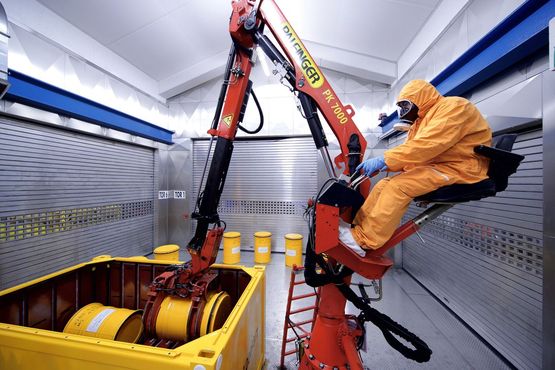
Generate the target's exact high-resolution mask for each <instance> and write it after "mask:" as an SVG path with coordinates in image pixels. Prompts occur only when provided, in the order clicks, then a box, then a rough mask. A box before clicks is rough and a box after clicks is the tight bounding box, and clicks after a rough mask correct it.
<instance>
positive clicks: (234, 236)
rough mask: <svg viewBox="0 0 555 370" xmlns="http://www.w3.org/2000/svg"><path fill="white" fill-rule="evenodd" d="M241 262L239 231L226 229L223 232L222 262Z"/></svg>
mask: <svg viewBox="0 0 555 370" xmlns="http://www.w3.org/2000/svg"><path fill="white" fill-rule="evenodd" d="M239 262H241V233H239V232H237V231H228V232H226V233H224V263H225V264H228V265H231V264H234V263H239Z"/></svg>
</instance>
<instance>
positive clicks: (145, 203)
mask: <svg viewBox="0 0 555 370" xmlns="http://www.w3.org/2000/svg"><path fill="white" fill-rule="evenodd" d="M0 173H1V174H2V175H1V176H0V199H1V200H2V201H1V202H0V246H1V248H0V288H6V287H8V286H12V285H14V284H18V283H21V282H23V281H26V280H29V279H32V278H35V277H38V276H41V275H44V274H47V273H50V272H53V271H55V270H58V269H60V268H64V267H67V266H69V265H74V264H75V263H78V262H83V261H86V260H89V259H90V258H92V257H94V256H96V255H99V254H112V255H119V256H129V255H138V254H140V255H142V254H145V253H146V252H149V251H150V250H151V249H152V246H153V238H154V236H153V235H154V227H155V225H154V211H155V209H154V206H155V205H154V194H155V192H154V151H153V150H152V149H150V148H145V147H140V146H136V145H132V144H126V143H120V142H115V141H111V140H108V139H104V138H99V137H94V136H89V135H85V134H79V133H75V132H72V131H68V130H64V129H60V128H56V127H51V126H46V125H40V124H36V123H31V122H24V121H18V120H12V119H8V118H5V117H2V118H0Z"/></svg>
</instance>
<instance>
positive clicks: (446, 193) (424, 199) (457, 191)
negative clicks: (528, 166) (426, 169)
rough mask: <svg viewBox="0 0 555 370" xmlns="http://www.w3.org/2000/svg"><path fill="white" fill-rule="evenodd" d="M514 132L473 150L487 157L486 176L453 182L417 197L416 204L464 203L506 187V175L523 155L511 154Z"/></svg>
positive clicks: (514, 138) (512, 170)
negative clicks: (478, 180) (492, 143)
mask: <svg viewBox="0 0 555 370" xmlns="http://www.w3.org/2000/svg"><path fill="white" fill-rule="evenodd" d="M516 137H517V135H516V134H506V135H500V136H498V137H496V138H494V145H493V147H489V146H485V145H479V146H477V147H475V148H474V152H475V153H477V154H480V155H483V156H484V157H487V158H489V159H490V163H489V168H488V178H487V179H485V180H482V181H480V182H477V183H474V184H453V185H448V186H444V187H442V188H439V189H437V190H434V191H432V192H430V193H428V194H424V195H421V196H419V197H416V198H415V199H414V200H415V201H416V202H418V203H424V204H426V203H451V204H456V203H464V202H468V201H471V200H480V199H482V198H486V197H490V196H493V195H495V194H496V193H498V192H500V191H503V190H505V189H506V188H507V184H508V181H509V176H510V175H512V174H513V173H515V172H516V169H517V168H518V166H519V165H520V162H521V161H522V160H523V159H524V156H522V155H519V154H516V153H511V150H512V148H513V144H514V142H515V140H516Z"/></svg>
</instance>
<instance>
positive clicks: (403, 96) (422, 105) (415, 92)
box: [397, 80, 443, 118]
mask: <svg viewBox="0 0 555 370" xmlns="http://www.w3.org/2000/svg"><path fill="white" fill-rule="evenodd" d="M441 98H443V96H442V95H441V94H440V93H439V91H437V90H436V88H435V87H434V86H433V85H432V84H430V83H429V82H426V81H424V80H412V81H410V82H409V83H407V84H406V85H405V86H404V87H403V88H402V89H401V92H400V93H399V98H398V99H397V101H401V100H410V101H411V102H413V103H414V104H416V106H417V107H418V117H420V118H423V117H424V116H425V115H426V113H428V111H429V110H430V108H431V107H433V106H434V105H435V104H436V103H437V102H438V101H439V100H440V99H441Z"/></svg>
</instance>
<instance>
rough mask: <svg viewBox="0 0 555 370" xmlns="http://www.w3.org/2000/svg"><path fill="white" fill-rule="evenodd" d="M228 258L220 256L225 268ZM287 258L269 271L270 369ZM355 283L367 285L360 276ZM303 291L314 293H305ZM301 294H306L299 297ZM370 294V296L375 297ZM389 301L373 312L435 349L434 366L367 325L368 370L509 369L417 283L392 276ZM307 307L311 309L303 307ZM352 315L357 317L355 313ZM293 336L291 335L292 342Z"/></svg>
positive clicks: (247, 259)
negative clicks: (405, 352)
mask: <svg viewBox="0 0 555 370" xmlns="http://www.w3.org/2000/svg"><path fill="white" fill-rule="evenodd" d="M222 256H223V253H220V254H219V259H218V262H221V258H222ZM284 259H285V257H284V255H283V254H279V253H275V254H272V260H271V262H270V263H269V264H267V265H266V368H267V369H276V368H278V367H279V363H280V354H281V340H282V333H283V323H284V317H285V308H286V302H287V293H288V289H289V279H290V273H291V270H290V269H289V268H287V267H286V266H285V261H284ZM253 260H254V255H253V253H252V252H244V251H243V252H242V253H241V262H240V264H242V265H245V266H252V265H253ZM353 281H354V282H359V281H363V279H362V278H361V277H360V276H357V275H355V277H354V278H353ZM301 289H306V290H309V289H310V288H308V287H305V288H301ZM299 292H301V291H299ZM369 293H370V291H369ZM383 293H384V294H383V299H382V300H381V301H379V302H376V303H374V304H373V307H374V308H376V309H378V310H379V311H381V312H383V313H386V314H387V315H389V316H390V317H391V318H392V319H393V320H395V321H397V322H399V323H401V324H402V325H403V326H405V327H406V328H407V329H409V330H410V331H412V332H413V333H415V334H417V335H418V336H419V337H420V338H421V339H423V340H424V341H425V342H426V343H427V344H428V346H429V347H430V348H431V349H432V351H433V354H432V358H431V360H430V361H429V362H427V363H424V364H418V363H416V362H413V361H411V360H407V359H406V358H404V357H403V356H402V355H401V354H400V353H398V352H397V351H395V350H394V349H392V348H391V347H389V345H388V344H387V342H386V341H385V340H384V338H383V336H382V334H381V332H380V331H379V330H378V329H377V328H376V327H374V326H373V325H372V324H370V323H368V324H366V330H367V339H366V352H362V353H361V355H362V359H363V361H364V365H365V367H367V368H368V369H442V370H443V369H507V368H508V367H507V366H506V365H505V364H504V362H503V361H502V360H501V359H499V358H498V357H497V356H496V355H495V353H493V352H492V351H491V350H490V349H489V348H488V347H487V346H486V345H484V344H483V343H482V342H481V341H480V340H479V339H478V338H477V337H476V336H475V335H474V334H473V333H472V332H471V331H469V330H468V329H467V328H466V327H465V326H464V325H463V324H461V323H460V322H459V321H458V320H457V318H456V317H454V316H453V315H452V314H451V313H450V312H449V311H448V310H447V309H445V308H444V307H443V306H442V305H441V304H439V303H438V302H437V301H436V300H435V299H434V298H433V297H432V296H431V295H430V294H429V293H428V292H427V291H426V290H424V289H423V288H422V287H421V286H420V285H418V284H417V283H416V282H415V281H414V279H413V278H412V277H410V276H409V275H408V274H407V273H406V272H404V271H403V270H401V269H395V270H392V271H390V272H389V273H388V274H386V276H385V277H384V279H383ZM300 305H301V306H306V305H308V304H307V302H300ZM347 311H348V313H353V314H357V313H358V311H357V310H356V309H355V308H354V307H352V306H351V307H349V306H348V307H347ZM291 335H293V333H291V334H290V336H291ZM293 357H294V356H290V357H289V358H287V359H286V362H285V363H286V366H287V368H288V369H295V368H296V366H295V359H294V358H293Z"/></svg>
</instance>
